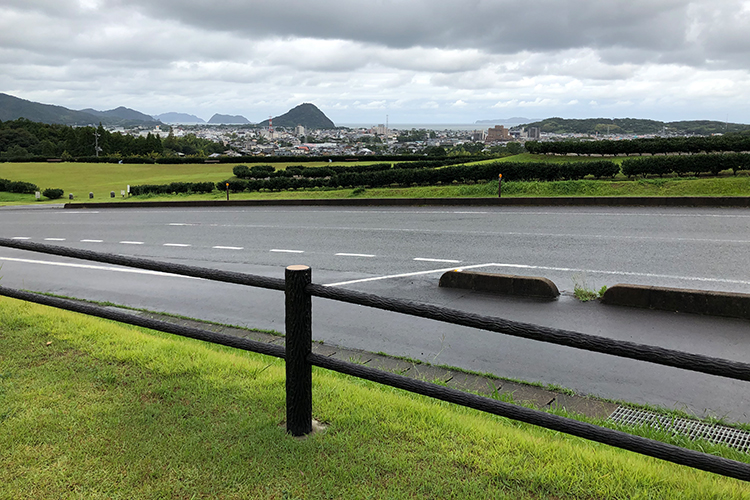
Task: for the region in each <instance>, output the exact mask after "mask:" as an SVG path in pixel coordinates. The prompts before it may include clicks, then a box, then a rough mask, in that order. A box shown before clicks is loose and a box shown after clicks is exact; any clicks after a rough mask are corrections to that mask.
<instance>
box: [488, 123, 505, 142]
mask: <svg viewBox="0 0 750 500" xmlns="http://www.w3.org/2000/svg"><path fill="white" fill-rule="evenodd" d="M509 140H510V130H508V129H507V128H505V126H503V125H495V126H494V127H492V128H490V129H489V130H487V142H497V141H509Z"/></svg>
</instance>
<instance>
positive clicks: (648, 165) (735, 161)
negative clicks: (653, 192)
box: [622, 153, 750, 177]
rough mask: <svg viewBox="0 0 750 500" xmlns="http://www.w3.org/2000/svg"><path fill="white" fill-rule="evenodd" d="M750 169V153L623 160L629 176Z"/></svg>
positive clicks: (714, 173) (625, 171) (714, 172)
mask: <svg viewBox="0 0 750 500" xmlns="http://www.w3.org/2000/svg"><path fill="white" fill-rule="evenodd" d="M748 169H750V154H747V153H726V154H701V155H690V156H651V157H646V158H643V157H641V158H639V159H628V160H625V161H623V162H622V173H623V174H625V175H627V176H628V177H631V176H635V175H641V176H644V177H645V176H647V175H658V176H660V177H661V176H663V175H668V174H673V173H674V174H678V175H698V174H702V173H711V174H713V175H717V174H718V173H719V172H721V171H722V170H732V171H733V172H734V173H735V174H736V173H737V172H738V171H739V170H748Z"/></svg>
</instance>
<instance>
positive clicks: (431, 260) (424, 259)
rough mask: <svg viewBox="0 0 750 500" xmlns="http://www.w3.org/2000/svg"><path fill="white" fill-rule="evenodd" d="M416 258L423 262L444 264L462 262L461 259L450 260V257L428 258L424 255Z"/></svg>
mask: <svg viewBox="0 0 750 500" xmlns="http://www.w3.org/2000/svg"><path fill="white" fill-rule="evenodd" d="M414 260H418V261H421V262H442V263H444V264H460V263H461V261H460V260H450V259H427V258H422V257H415V258H414Z"/></svg>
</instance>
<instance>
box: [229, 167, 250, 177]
mask: <svg viewBox="0 0 750 500" xmlns="http://www.w3.org/2000/svg"><path fill="white" fill-rule="evenodd" d="M232 173H233V174H234V176H235V177H238V178H240V179H249V178H250V177H251V175H250V169H249V168H247V165H237V166H236V167H234V168H233V169H232Z"/></svg>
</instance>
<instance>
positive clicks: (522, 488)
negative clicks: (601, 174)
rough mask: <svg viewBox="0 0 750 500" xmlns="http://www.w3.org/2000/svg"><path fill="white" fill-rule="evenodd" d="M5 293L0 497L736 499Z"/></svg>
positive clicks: (624, 460) (601, 449)
mask: <svg viewBox="0 0 750 500" xmlns="http://www.w3.org/2000/svg"><path fill="white" fill-rule="evenodd" d="M313 381H314V388H313V390H314V416H315V417H316V418H317V419H318V420H320V421H323V422H325V423H326V424H327V425H328V429H327V430H326V431H325V432H324V433H321V434H316V435H313V436H311V437H309V438H307V439H304V440H297V439H294V438H291V437H289V436H287V435H286V434H285V432H284V429H283V427H282V425H281V424H282V423H283V420H284V415H285V410H284V369H283V364H282V362H281V361H279V360H276V359H272V358H267V357H263V356H260V355H256V354H252V353H245V352H239V351H235V350H231V349H228V348H224V347H220V346H211V345H206V344H203V343H200V342H197V341H192V340H186V339H179V338H175V337H172V336H169V335H166V334H160V333H157V332H152V331H147V330H142V329H138V328H132V327H125V326H122V325H117V324H114V323H111V322H107V321H102V320H97V319H94V318H89V317H85V316H80V315H75V314H72V313H67V312H63V311H58V310H54V309H49V308H45V307H43V306H38V305H34V304H29V303H23V302H19V301H15V300H11V299H0V401H1V402H2V403H1V404H0V450H2V451H0V463H1V466H0V498H40V499H44V498H55V499H57V498H143V497H149V498H151V497H153V498H414V497H421V498H428V497H429V498H513V499H516V498H533V499H538V498H587V499H588V498H634V497H638V498H700V499H706V498H717V499H718V498H722V499H723V498H746V497H747V495H750V488H749V487H748V486H747V485H746V484H745V483H741V482H739V481H735V480H730V479H726V478H722V477H719V476H716V475H712V474H709V473H704V472H699V471H695V470H692V469H688V468H685V467H680V466H676V465H672V464H669V463H666V462H662V461H659V460H655V459H650V458H645V457H641V456H638V455H635V454H632V453H629V452H625V451H621V450H617V449H613V448H610V447H607V446H604V445H598V444H594V443H590V442H587V441H584V440H581V439H578V438H573V437H568V436H565V435H561V434H559V433H556V432H551V431H545V430H541V429H538V428H535V427H532V426H528V425H525V424H519V423H515V422H512V421H509V420H507V419H503V418H498V417H493V416H488V415H484V414H481V413H479V412H475V411H473V410H468V409H464V408H460V407H456V406H454V405H450V404H446V403H441V402H436V401H433V400H429V399H427V398H423V397H420V396H415V395H411V394H408V393H404V392H402V391H398V390H394V389H389V388H384V387H381V386H378V385H376V384H372V383H369V382H365V381H361V380H357V379H352V378H350V377H345V376H341V375H337V374H334V373H330V372H327V371H324V370H319V369H316V370H315V371H314V376H313Z"/></svg>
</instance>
